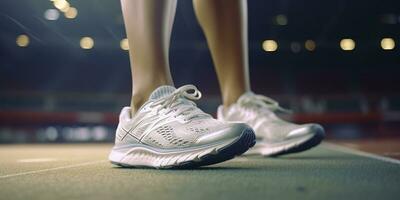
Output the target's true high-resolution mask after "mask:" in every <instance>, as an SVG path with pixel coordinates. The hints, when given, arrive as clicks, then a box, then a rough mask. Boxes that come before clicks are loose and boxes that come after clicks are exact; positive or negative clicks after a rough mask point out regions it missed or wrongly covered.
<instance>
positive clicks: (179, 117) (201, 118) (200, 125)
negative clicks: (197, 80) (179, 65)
mask: <svg viewBox="0 0 400 200" xmlns="http://www.w3.org/2000/svg"><path fill="white" fill-rule="evenodd" d="M189 91H193V93H189ZM200 97H201V93H200V92H199V91H198V90H197V88H196V87H195V86H192V85H186V86H183V87H181V88H178V89H175V88H174V87H171V86H161V87H159V88H158V89H156V90H155V91H154V92H153V93H152V94H151V95H150V98H149V100H148V101H147V102H146V103H145V104H144V105H143V106H142V107H141V108H140V109H139V110H138V111H137V113H136V114H135V115H134V116H133V117H131V116H130V108H129V107H125V108H124V109H123V110H122V111H121V115H120V124H119V126H118V128H117V137H116V143H117V144H129V143H144V144H146V145H150V146H153V147H158V148H181V147H189V146H196V145H201V143H199V141H200V140H201V138H202V137H203V136H206V135H209V134H213V133H215V132H218V131H220V130H229V129H232V128H234V127H235V126H237V125H235V124H229V123H224V122H220V121H218V120H215V119H214V118H212V117H211V116H210V115H208V114H206V113H204V112H203V111H201V110H200V109H199V108H197V106H196V104H195V103H194V102H193V101H191V100H197V99H199V98H200ZM224 137H229V136H228V135H226V136H224Z"/></svg>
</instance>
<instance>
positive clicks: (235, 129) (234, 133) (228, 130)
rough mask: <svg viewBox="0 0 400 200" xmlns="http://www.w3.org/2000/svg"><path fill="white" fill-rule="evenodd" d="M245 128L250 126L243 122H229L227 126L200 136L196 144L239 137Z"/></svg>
mask: <svg viewBox="0 0 400 200" xmlns="http://www.w3.org/2000/svg"><path fill="white" fill-rule="evenodd" d="M247 129H251V128H250V127H249V126H248V125H246V124H244V123H231V124H230V125H229V126H228V127H225V128H223V129H220V130H217V131H214V132H211V133H209V134H206V135H203V136H201V137H200V138H198V139H197V140H196V144H197V145H204V144H210V143H215V142H218V141H224V140H230V139H235V138H238V137H240V136H241V135H242V133H243V132H244V131H245V130H247Z"/></svg>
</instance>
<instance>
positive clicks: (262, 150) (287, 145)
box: [244, 134, 315, 156]
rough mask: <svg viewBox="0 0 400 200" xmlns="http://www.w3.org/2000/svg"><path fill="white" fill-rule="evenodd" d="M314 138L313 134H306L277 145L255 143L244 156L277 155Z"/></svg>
mask: <svg viewBox="0 0 400 200" xmlns="http://www.w3.org/2000/svg"><path fill="white" fill-rule="evenodd" d="M314 136H315V134H308V135H305V136H303V137H298V138H294V139H291V140H287V141H284V142H279V143H268V142H265V141H257V143H256V145H254V147H253V148H251V149H250V150H249V151H247V152H246V153H245V154H244V155H254V154H261V155H263V156H268V155H273V154H277V153H279V152H281V151H285V150H288V149H291V148H293V147H296V146H299V145H301V144H303V143H305V142H307V141H308V140H310V139H311V138H312V137H314Z"/></svg>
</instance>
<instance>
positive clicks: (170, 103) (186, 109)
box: [152, 85, 210, 121]
mask: <svg viewBox="0 0 400 200" xmlns="http://www.w3.org/2000/svg"><path fill="white" fill-rule="evenodd" d="M189 91H194V92H193V93H190V92H189ZM182 98H184V99H187V100H188V101H185V100H183V99H182ZM200 98H201V92H200V91H199V90H198V89H197V87H196V86H194V85H184V86H182V87H180V88H178V89H176V90H175V91H174V92H173V93H172V94H170V95H168V96H167V97H164V98H162V99H160V100H158V101H156V102H155V103H154V104H153V105H152V107H155V106H158V105H161V106H160V107H159V108H158V110H157V111H158V112H159V111H160V110H161V109H163V108H169V110H168V111H167V112H166V114H168V113H170V112H172V111H175V115H176V116H178V115H184V116H185V118H184V120H185V121H188V120H190V119H193V118H195V117H205V116H207V117H208V116H210V115H209V114H206V113H204V112H203V111H201V110H200V109H198V108H197V107H196V104H195V103H194V102H193V101H191V100H199V99H200Z"/></svg>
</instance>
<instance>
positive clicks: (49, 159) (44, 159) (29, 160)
mask: <svg viewBox="0 0 400 200" xmlns="http://www.w3.org/2000/svg"><path fill="white" fill-rule="evenodd" d="M57 160H58V159H56V158H27V159H19V160H17V162H20V163H37V162H52V161H57Z"/></svg>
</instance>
